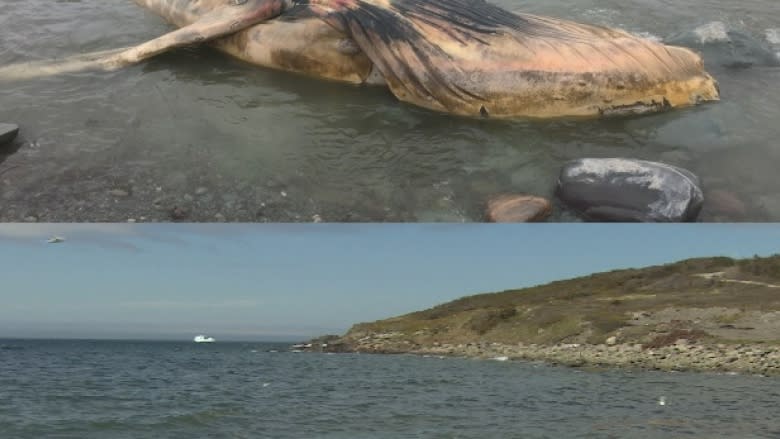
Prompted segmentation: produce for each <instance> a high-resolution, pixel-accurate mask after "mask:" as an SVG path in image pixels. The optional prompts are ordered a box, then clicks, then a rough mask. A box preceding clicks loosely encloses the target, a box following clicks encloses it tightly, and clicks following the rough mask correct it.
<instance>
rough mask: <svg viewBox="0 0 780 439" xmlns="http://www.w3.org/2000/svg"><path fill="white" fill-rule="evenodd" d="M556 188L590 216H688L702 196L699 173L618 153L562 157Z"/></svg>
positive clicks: (600, 218)
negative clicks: (566, 159)
mask: <svg viewBox="0 0 780 439" xmlns="http://www.w3.org/2000/svg"><path fill="white" fill-rule="evenodd" d="M557 194H558V198H560V200H561V201H563V202H564V203H565V204H566V205H567V206H569V207H571V208H572V209H574V210H575V211H577V212H578V213H579V214H580V215H582V216H583V217H585V218H586V219H588V220H591V221H638V222H682V221H693V220H695V219H696V217H697V216H698V215H699V212H700V211H701V207H702V203H703V202H704V195H703V194H702V191H701V189H700V188H699V178H698V177H696V176H695V175H694V174H693V173H691V172H690V171H688V170H686V169H682V168H678V167H676V166H671V165H667V164H664V163H657V162H649V161H645V160H633V159H622V158H608V159H592V158H587V159H579V160H573V161H570V162H568V163H566V164H565V165H564V167H563V169H562V170H561V175H560V177H559V178H558V187H557Z"/></svg>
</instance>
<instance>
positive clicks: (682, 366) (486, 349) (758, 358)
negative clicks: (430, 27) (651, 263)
mask: <svg viewBox="0 0 780 439" xmlns="http://www.w3.org/2000/svg"><path fill="white" fill-rule="evenodd" d="M334 346H339V349H338V351H334V352H341V353H343V352H353V353H369V354H412V355H430V356H447V357H461V358H478V359H495V358H503V357H506V358H507V359H508V360H520V361H531V362H537V361H540V362H544V363H548V364H551V365H562V366H569V367H588V368H619V369H641V370H660V371H689V372H722V373H740V374H753V375H765V376H780V346H774V345H766V344H760V343H741V344H705V343H698V342H697V343H692V342H690V341H689V340H685V339H683V340H678V341H677V342H675V343H673V344H671V345H668V346H662V347H656V348H648V347H646V346H643V345H641V344H635V343H613V344H596V345H594V344H580V343H568V344H564V343H561V344H555V345H536V344H523V343H518V344H505V343H491V342H476V343H438V342H433V343H431V344H425V345H421V344H417V343H415V342H413V341H410V340H403V339H402V337H398V336H392V334H391V336H388V335H387V334H378V335H372V336H368V337H363V338H361V339H359V340H357V341H354V342H345V341H343V340H342V341H339V342H338V343H334ZM323 351H324V352H328V349H324V350H323Z"/></svg>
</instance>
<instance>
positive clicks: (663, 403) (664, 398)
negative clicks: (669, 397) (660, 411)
mask: <svg viewBox="0 0 780 439" xmlns="http://www.w3.org/2000/svg"><path fill="white" fill-rule="evenodd" d="M658 405H666V397H665V396H662V397H660V398H658Z"/></svg>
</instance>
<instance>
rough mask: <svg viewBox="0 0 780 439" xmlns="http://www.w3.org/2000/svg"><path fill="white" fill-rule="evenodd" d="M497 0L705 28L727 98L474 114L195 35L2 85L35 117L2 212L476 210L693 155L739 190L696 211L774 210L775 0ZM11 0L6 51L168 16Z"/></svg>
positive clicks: (454, 215)
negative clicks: (115, 61)
mask: <svg viewBox="0 0 780 439" xmlns="http://www.w3.org/2000/svg"><path fill="white" fill-rule="evenodd" d="M496 2H497V3H499V4H500V5H502V6H504V7H507V8H508V9H512V10H522V11H527V12H533V13H538V14H546V15H553V16H559V17H566V18H571V19H575V20H578V21H582V22H590V23H599V24H606V25H612V26H620V27H623V28H626V29H628V30H630V31H632V32H635V33H639V34H643V35H647V36H650V37H653V38H658V39H662V40H664V41H667V42H672V43H676V44H681V45H686V46H689V47H694V48H696V49H697V50H699V51H701V52H703V54H704V57H705V62H706V64H707V67H708V70H710V72H711V73H712V74H713V75H715V76H716V77H717V78H718V80H719V81H720V84H721V88H722V92H723V101H722V102H720V103H717V104H713V105H708V106H705V107H701V108H697V109H693V110H688V111H678V112H672V113H669V114H663V115H657V116H651V117H644V118H639V119H629V120H613V121H589V122H582V121H578V122H573V121H558V122H528V121H516V122H499V121H489V120H488V121H479V120H468V119H463V118H457V117H451V116H445V115H440V114H434V113H431V112H428V111H425V110H421V109H417V108H414V107H411V106H408V105H405V104H401V103H399V102H397V101H396V100H395V99H394V98H393V97H392V96H391V95H390V94H389V93H388V92H387V91H385V90H382V89H371V88H362V87H352V86H347V85H339V84H332V83H326V82H321V81H317V80H312V79H307V78H303V77H298V76H294V75H291V74H285V73H279V72H273V71H268V70H263V69H259V68H254V67H251V66H247V65H244V64H241V63H239V62H236V61H233V60H231V59H228V58H227V57H225V56H222V55H221V54H219V53H216V52H214V51H211V50H209V49H200V50H184V51H179V52H177V53H174V54H169V55H165V56H162V57H160V58H159V59H155V60H153V61H150V62H147V63H145V64H143V65H141V66H136V67H132V68H128V69H126V70H123V71H120V72H115V73H95V72H93V73H80V74H70V75H65V76H61V77H57V78H48V79H40V80H29V81H21V82H15V83H12V84H8V83H4V84H0V103H1V104H2V105H0V121H14V122H16V123H19V124H20V125H21V126H22V129H23V135H22V138H21V140H20V141H19V142H18V143H17V144H16V145H15V146H14V147H13V148H10V149H7V150H6V151H4V152H0V203H2V209H1V210H0V220H23V219H28V220H35V219H38V220H57V221H74V220H75V221H85V220H101V221H124V220H127V219H129V218H133V219H136V220H169V219H170V218H171V216H170V212H171V210H172V209H173V208H174V207H179V208H180V209H181V212H182V213H181V214H180V215H181V216H182V217H183V218H184V219H189V220H196V221H212V220H215V219H217V220H219V219H223V218H224V219H226V220H228V221H233V220H241V221H288V220H292V221H311V220H312V219H315V218H316V216H319V218H321V219H323V220H326V221H328V220H330V221H350V220H355V221H358V220H362V221H392V220H401V221H475V220H479V219H480V218H481V215H482V206H483V204H484V202H485V201H486V199H487V198H488V197H489V196H490V195H491V194H495V193H500V192H528V193H534V194H539V195H545V196H551V195H552V191H553V187H554V182H555V179H556V176H557V174H558V172H559V170H560V166H561V164H562V163H563V162H565V161H567V160H569V159H574V158H580V157H585V156H596V157H611V156H622V157H637V158H643V159H651V160H661V161H664V162H667V163H671V164H675V165H680V166H684V167H687V168H689V169H691V170H693V171H694V172H696V173H698V174H699V175H700V176H701V178H702V180H703V185H704V189H705V190H706V192H707V193H708V194H713V193H717V194H719V195H718V197H717V198H720V199H721V200H725V201H720V202H719V203H718V204H719V205H721V206H722V205H726V208H723V207H721V208H719V209H713V204H712V203H710V204H709V205H708V207H707V208H705V211H704V212H703V214H702V219H703V220H708V221H721V220H732V221H740V220H754V221H762V220H772V221H780V179H778V178H777V177H776V175H777V163H778V162H780V140H778V139H780V124H779V123H778V122H777V121H778V120H780V85H778V84H780V68H779V67H777V65H778V59H779V58H778V54H777V53H778V52H780V8H779V7H778V6H777V0H742V1H738V2H737V1H732V0H690V1H686V2H679V1H672V0H600V1H596V0H581V1H577V2H571V1H563V0H550V1H547V0H546V1H536V0H535V1H528V0H525V1H520V0H497V1H496ZM2 11H3V12H2V14H0V41H1V42H2V44H0V65H6V64H11V63H18V62H23V61H31V60H45V59H51V58H56V57H65V56H68V55H72V54H75V53H81V52H89V51H94V50H101V49H109V48H116V47H122V46H126V45H131V44H134V43H138V42H141V41H144V40H146V39H150V38H153V37H155V36H158V35H160V34H162V33H164V32H166V31H168V30H169V27H168V26H167V25H166V24H165V23H163V21H162V20H161V19H159V18H158V17H156V16H154V15H153V14H151V13H149V12H147V11H144V10H143V9H141V8H140V7H138V6H137V5H136V4H135V3H133V2H132V1H130V0H103V1H81V0H57V1H54V0H4V2H3V9H2ZM2 154H5V155H2ZM9 154H10V155H9ZM112 191H113V192H112ZM117 194H118V195H117ZM713 199H714V197H713ZM574 219H575V218H574V217H573V216H571V215H570V214H568V213H566V212H562V210H561V209H560V208H558V209H557V210H556V214H555V217H554V220H562V221H567V220H574Z"/></svg>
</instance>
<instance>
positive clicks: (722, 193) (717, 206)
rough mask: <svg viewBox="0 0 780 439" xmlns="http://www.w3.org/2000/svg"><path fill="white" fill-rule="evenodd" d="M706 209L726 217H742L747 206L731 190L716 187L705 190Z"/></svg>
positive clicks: (745, 212)
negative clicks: (708, 190)
mask: <svg viewBox="0 0 780 439" xmlns="http://www.w3.org/2000/svg"><path fill="white" fill-rule="evenodd" d="M707 210H708V211H709V212H711V213H715V214H720V215H726V216H728V217H734V218H742V217H744V216H745V215H746V214H747V207H745V203H744V202H742V200H740V199H739V198H737V196H736V195H734V193H733V192H729V191H727V190H723V189H716V190H713V191H710V192H707Z"/></svg>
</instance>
